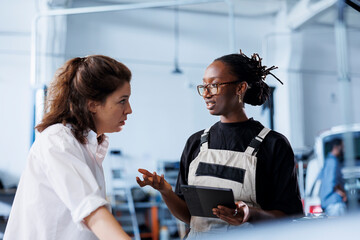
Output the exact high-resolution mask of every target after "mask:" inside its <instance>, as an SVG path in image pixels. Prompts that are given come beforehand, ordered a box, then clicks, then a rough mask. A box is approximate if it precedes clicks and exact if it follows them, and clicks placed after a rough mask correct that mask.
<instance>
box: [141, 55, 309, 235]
mask: <svg viewBox="0 0 360 240" xmlns="http://www.w3.org/2000/svg"><path fill="white" fill-rule="evenodd" d="M275 68H276V67H274V66H273V67H270V68H266V66H262V64H261V58H260V57H259V55H258V54H254V55H252V57H251V58H249V57H247V56H246V55H245V54H243V53H242V52H241V51H240V53H239V54H230V55H226V56H223V57H220V58H218V59H216V60H215V61H214V62H212V63H211V64H210V65H209V66H208V67H207V69H206V71H205V74H204V77H203V84H202V85H199V86H197V89H198V92H199V94H200V96H202V97H203V99H204V100H205V104H206V108H207V109H208V110H209V112H210V114H212V115H216V116H220V121H219V122H217V123H215V124H214V125H213V126H211V127H210V128H208V129H206V130H202V131H199V132H197V133H195V134H193V135H192V136H190V138H189V139H188V141H187V142H186V145H185V148H184V151H183V154H182V156H181V162H180V172H179V175H178V179H177V185H176V189H175V192H173V191H172V188H171V186H170V184H169V183H167V182H166V181H165V179H164V177H163V176H158V175H157V174H156V173H150V172H148V171H147V170H145V169H139V172H140V173H142V174H143V178H144V179H143V180H140V178H137V181H138V183H139V185H140V186H145V185H150V186H152V187H153V188H155V189H157V190H159V191H160V193H161V195H162V197H163V199H164V201H165V203H166V204H167V206H168V207H169V209H170V211H171V212H172V213H173V215H174V216H175V217H177V218H178V219H180V220H182V221H183V222H185V223H188V224H190V228H191V231H190V233H189V236H188V238H189V239H196V238H197V237H201V238H204V236H205V235H206V236H207V235H208V234H213V233H217V234H219V233H222V232H224V231H228V230H230V229H237V228H238V226H239V225H247V224H248V223H252V222H255V221H260V220H265V219H273V218H279V217H284V216H289V215H302V214H303V210H302V204H301V200H300V194H299V191H298V186H297V177H296V172H295V162H294V153H293V151H292V149H291V146H290V144H289V142H288V140H287V139H286V138H285V137H284V136H283V135H281V134H280V133H278V132H275V131H272V130H270V129H268V128H266V127H264V126H263V125H262V124H261V123H260V122H258V121H255V120H254V119H252V118H248V117H247V115H246V113H245V109H244V103H247V104H251V105H262V104H263V103H265V101H266V100H267V99H268V97H269V94H270V91H269V86H268V85H267V84H266V83H265V82H264V80H265V78H266V76H267V75H268V74H271V75H272V73H270V71H271V70H273V69H275ZM274 77H275V76H274ZM278 80H279V79H278ZM279 81H280V80H279ZM181 185H197V186H207V187H217V188H231V189H232V191H233V193H234V198H235V203H236V209H231V208H227V207H224V206H218V207H217V208H214V209H213V214H214V217H215V216H216V218H206V217H198V216H191V214H190V212H189V210H188V207H187V205H186V202H185V201H184V196H183V193H182V191H181V188H180V186H181Z"/></svg>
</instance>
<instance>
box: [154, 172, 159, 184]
mask: <svg viewBox="0 0 360 240" xmlns="http://www.w3.org/2000/svg"><path fill="white" fill-rule="evenodd" d="M153 181H154V187H155V188H159V181H158V176H157V174H156V172H154V173H153Z"/></svg>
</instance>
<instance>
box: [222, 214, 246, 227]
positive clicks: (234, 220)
mask: <svg viewBox="0 0 360 240" xmlns="http://www.w3.org/2000/svg"><path fill="white" fill-rule="evenodd" d="M219 218H220V219H221V220H224V221H225V222H227V223H229V224H231V225H240V224H241V223H242V219H238V218H233V217H229V216H224V215H220V216H219Z"/></svg>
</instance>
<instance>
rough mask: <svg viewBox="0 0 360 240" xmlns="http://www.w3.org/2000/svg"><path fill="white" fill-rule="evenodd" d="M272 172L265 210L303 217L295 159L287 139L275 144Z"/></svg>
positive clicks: (279, 139) (281, 139)
mask: <svg viewBox="0 0 360 240" xmlns="http://www.w3.org/2000/svg"><path fill="white" fill-rule="evenodd" d="M271 162H272V165H273V167H272V171H271V172H270V176H271V177H270V179H271V181H270V184H271V185H270V186H271V187H270V189H271V192H269V194H268V197H267V199H268V203H266V207H265V210H280V211H282V212H284V213H285V214H287V215H302V214H303V206H302V202H301V197H300V191H299V186H298V181H297V172H296V164H295V157H294V153H293V151H292V148H291V146H290V143H289V142H288V141H287V139H286V138H285V137H284V136H282V137H281V138H278V139H277V140H276V142H275V145H274V149H273V157H272V161H271Z"/></svg>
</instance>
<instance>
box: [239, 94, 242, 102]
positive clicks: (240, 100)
mask: <svg viewBox="0 0 360 240" xmlns="http://www.w3.org/2000/svg"><path fill="white" fill-rule="evenodd" d="M241 98H242V96H241V94H240V95H239V103H242V99H241Z"/></svg>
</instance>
